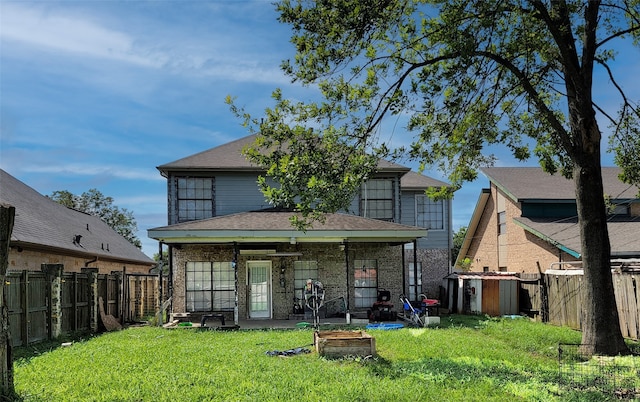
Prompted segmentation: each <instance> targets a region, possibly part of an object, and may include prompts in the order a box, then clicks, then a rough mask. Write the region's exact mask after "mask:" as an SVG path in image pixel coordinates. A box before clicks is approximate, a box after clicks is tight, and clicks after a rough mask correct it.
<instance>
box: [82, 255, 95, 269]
mask: <svg viewBox="0 0 640 402" xmlns="http://www.w3.org/2000/svg"><path fill="white" fill-rule="evenodd" d="M96 261H98V256H95V257H93V258H92V259H90V260H89V261H85V262H84V267H85V268H89V264H91V263H94V262H96Z"/></svg>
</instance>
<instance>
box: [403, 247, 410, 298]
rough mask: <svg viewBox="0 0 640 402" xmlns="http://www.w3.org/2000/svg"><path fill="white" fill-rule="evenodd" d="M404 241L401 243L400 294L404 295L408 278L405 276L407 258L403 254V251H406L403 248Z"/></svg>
mask: <svg viewBox="0 0 640 402" xmlns="http://www.w3.org/2000/svg"><path fill="white" fill-rule="evenodd" d="M405 246H406V243H402V294H403V295H406V294H407V281H408V280H409V279H408V278H407V258H406V257H405V256H404V254H405V252H406V251H407V250H406V249H405Z"/></svg>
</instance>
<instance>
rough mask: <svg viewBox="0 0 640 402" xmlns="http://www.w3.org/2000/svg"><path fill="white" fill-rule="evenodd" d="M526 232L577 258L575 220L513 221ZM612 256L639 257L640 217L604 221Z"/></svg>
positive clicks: (578, 256)
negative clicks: (639, 234)
mask: <svg viewBox="0 0 640 402" xmlns="http://www.w3.org/2000/svg"><path fill="white" fill-rule="evenodd" d="M514 222H515V223H516V224H518V225H520V226H522V227H523V228H524V229H525V230H526V231H528V232H530V233H532V234H534V235H536V236H537V237H539V238H541V239H542V240H545V241H547V242H549V243H551V244H553V245H555V246H556V247H558V248H559V249H561V250H562V251H564V252H566V253H568V254H570V255H572V256H574V257H576V258H581V257H582V255H581V251H580V250H581V246H580V227H579V226H578V218H577V217H573V218H568V219H561V220H558V219H557V218H555V219H554V218H522V217H519V218H514ZM607 229H608V232H609V241H610V243H611V256H612V257H618V258H621V257H638V256H640V236H638V233H640V217H639V216H635V217H633V216H632V217H618V216H614V217H612V218H610V219H609V220H608V221H607Z"/></svg>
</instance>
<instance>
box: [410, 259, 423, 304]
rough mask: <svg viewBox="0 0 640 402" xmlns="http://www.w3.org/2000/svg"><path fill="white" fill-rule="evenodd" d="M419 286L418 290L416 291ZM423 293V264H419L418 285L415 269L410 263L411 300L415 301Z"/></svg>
mask: <svg viewBox="0 0 640 402" xmlns="http://www.w3.org/2000/svg"><path fill="white" fill-rule="evenodd" d="M416 286H417V289H416ZM420 293H422V263H421V262H419V263H418V281H417V283H416V278H415V270H414V269H413V263H412V262H410V263H409V294H408V296H409V298H410V299H413V298H414V297H416V296H417V295H419V294H420Z"/></svg>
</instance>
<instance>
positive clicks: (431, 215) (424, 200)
mask: <svg viewBox="0 0 640 402" xmlns="http://www.w3.org/2000/svg"><path fill="white" fill-rule="evenodd" d="M416 226H419V227H422V228H427V229H431V230H443V229H444V201H442V200H439V201H434V200H432V199H431V198H429V197H427V196H426V195H416Z"/></svg>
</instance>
